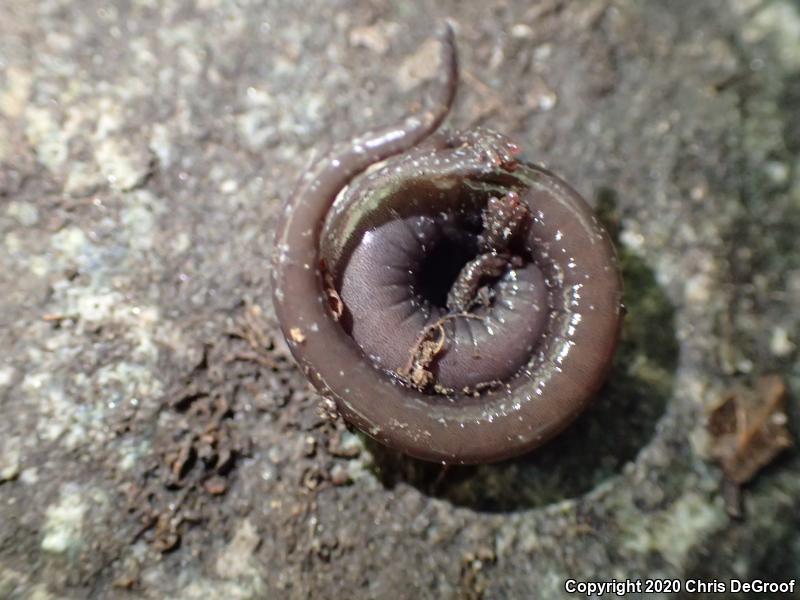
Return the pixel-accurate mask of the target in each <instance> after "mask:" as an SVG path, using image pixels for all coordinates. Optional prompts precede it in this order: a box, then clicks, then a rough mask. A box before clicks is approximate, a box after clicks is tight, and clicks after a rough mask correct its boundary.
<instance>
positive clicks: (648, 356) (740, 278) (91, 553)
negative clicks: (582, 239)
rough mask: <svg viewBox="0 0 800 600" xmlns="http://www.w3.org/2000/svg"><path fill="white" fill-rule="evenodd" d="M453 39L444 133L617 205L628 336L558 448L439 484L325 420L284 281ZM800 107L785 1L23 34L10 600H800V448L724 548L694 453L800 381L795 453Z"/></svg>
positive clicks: (10, 361) (83, 15) (6, 317)
mask: <svg viewBox="0 0 800 600" xmlns="http://www.w3.org/2000/svg"><path fill="white" fill-rule="evenodd" d="M446 16H451V18H452V19H453V21H454V23H455V26H456V29H457V34H458V41H459V46H460V51H461V64H462V69H463V71H462V73H463V77H462V86H461V88H460V92H459V98H458V101H457V105H456V107H455V110H454V115H453V117H452V119H451V121H452V123H453V124H454V125H456V126H460V127H465V126H469V125H474V124H478V123H480V124H485V125H488V126H490V127H492V128H494V129H497V130H499V131H503V132H506V133H509V134H512V135H513V136H514V137H515V138H516V139H518V140H519V141H520V142H521V144H522V145H523V147H524V148H525V149H526V151H527V153H528V156H530V157H531V158H532V159H534V160H536V161H540V162H544V163H546V164H547V165H548V166H550V167H551V168H553V169H554V170H555V171H557V172H558V173H560V174H562V175H563V176H564V177H565V178H566V179H567V180H568V181H571V182H573V183H574V185H575V186H576V187H577V188H578V189H579V190H580V191H581V192H582V193H583V194H584V195H585V196H586V197H587V198H589V199H591V201H592V202H594V203H595V204H596V205H597V207H598V210H599V211H600V213H601V215H602V216H603V218H604V219H606V220H607V221H608V222H609V223H611V224H612V225H613V226H614V229H615V231H616V236H617V238H618V245H619V247H620V254H621V258H622V262H623V265H624V267H625V283H626V304H627V307H628V310H629V313H628V317H627V321H626V325H625V330H624V332H623V344H622V348H621V350H620V353H619V356H618V360H617V365H616V367H615V369H614V371H613V373H612V375H611V377H610V380H609V384H608V385H607V386H606V389H605V390H604V391H603V393H602V394H601V398H600V399H599V400H598V403H597V404H596V406H595V407H594V408H593V409H592V410H591V411H589V413H588V414H586V415H585V416H584V417H582V418H581V419H580V420H579V422H578V423H576V424H575V426H574V427H572V428H571V429H570V430H569V431H568V432H567V433H566V434H564V435H563V436H562V437H560V438H559V439H558V440H556V441H555V442H553V443H552V444H551V445H549V446H548V447H546V448H544V449H543V450H542V451H541V452H537V453H535V454H534V455H532V456H529V457H524V458H522V459H518V460H515V461H511V462H508V463H503V464H501V465H494V466H482V467H471V468H459V469H450V470H447V471H442V470H441V469H439V468H438V467H436V466H432V465H426V464H422V463H418V462H415V461H412V460H408V459H404V458H402V457H399V456H395V455H391V454H390V453H388V452H387V451H385V450H384V449H382V448H379V447H377V446H375V445H374V444H372V443H370V442H368V441H365V440H364V439H363V438H361V437H360V436H358V435H355V434H353V433H350V432H348V431H347V430H346V428H345V427H344V425H343V424H342V423H341V422H338V421H331V420H330V419H327V418H326V416H325V415H324V414H322V413H321V412H320V409H319V407H320V402H319V399H318V398H317V397H316V396H315V395H314V394H313V393H311V392H310V391H309V390H308V388H307V386H306V383H305V381H304V379H303V377H302V376H301V374H300V373H299V372H298V371H297V369H296V368H295V367H294V366H293V363H292V361H291V359H290V358H289V356H288V353H287V350H286V347H285V345H284V343H283V342H282V340H281V339H280V337H279V334H278V330H277V327H276V324H275V322H274V316H273V313H272V308H271V303H270V289H269V277H268V275H269V263H268V259H269V254H270V247H271V238H272V230H273V227H274V220H275V216H276V213H277V210H278V207H279V205H280V202H281V201H282V200H284V199H285V198H287V196H288V195H289V194H290V193H291V189H292V186H293V184H294V182H295V180H296V179H297V177H298V174H299V173H300V172H301V171H302V169H303V168H304V166H305V165H306V164H307V163H308V161H309V160H310V158H311V157H312V156H314V155H315V153H318V152H319V151H320V150H321V149H324V148H325V147H327V146H328V145H329V144H331V143H332V142H334V141H337V140H343V139H347V138H348V137H350V136H352V135H353V134H355V133H357V132H359V131H362V130H364V129H366V128H368V127H371V126H374V125H379V124H385V123H387V122H390V121H392V120H393V119H396V118H398V117H399V116H400V115H402V114H403V113H404V112H405V111H406V110H407V109H408V108H409V107H411V106H412V105H413V103H414V102H415V101H416V99H417V98H418V97H419V93H420V85H424V80H425V78H426V77H427V76H428V74H427V71H426V61H425V58H424V57H425V55H426V54H425V53H426V52H427V50H426V46H425V41H426V39H427V38H428V37H429V34H430V32H431V29H432V24H433V23H435V22H436V21H439V20H440V19H442V18H444V17H446ZM799 109H800V6H799V5H798V3H797V2H795V1H791V0H774V1H771V2H757V1H755V0H735V1H732V2H725V1H722V0H710V1H707V2H694V1H690V0H678V1H676V2H669V3H666V2H657V1H656V0H649V1H645V2H634V1H633V0H589V1H587V2H565V1H562V0H543V1H542V2H536V3H530V2H524V1H521V0H520V1H509V2H498V3H485V5H484V4H482V3H457V2H455V0H453V1H448V2H431V1H424V2H419V3H410V2H397V3H374V2H366V1H361V0H356V1H354V2H349V3H343V2H323V1H322V0H311V1H310V2H303V3H298V2H290V1H288V0H278V1H276V2H268V3H257V2H250V1H244V2H233V1H229V0H197V1H196V2H188V1H184V0H165V1H163V2H158V1H154V0H130V1H125V2H123V1H114V2H105V1H104V2H99V1H96V0H86V1H82V2H78V1H69V0H42V1H40V2H29V1H27V0H6V1H4V2H2V3H0V231H2V245H3V247H2V251H0V410H1V411H2V414H3V419H0V597H2V598H110V597H132V598H136V597H140V598H163V597H173V598H209V597H212V598H264V597H268V598H284V597H285V598H415V599H416V598H437V599H439V598H486V599H494V598H529V597H539V598H561V597H574V596H569V595H567V594H566V592H565V590H564V581H565V580H566V579H568V578H575V579H579V580H607V579H611V578H614V577H615V578H617V579H620V578H621V579H625V578H634V579H635V578H655V577H669V578H689V577H693V578H702V579H713V578H717V579H722V580H725V579H727V578H730V577H738V578H751V577H762V578H765V579H775V580H781V579H788V578H792V577H794V578H800V570H798V568H799V567H798V565H800V543H798V540H799V539H800V536H798V535H797V534H798V529H800V513H798V511H797V510H796V505H797V500H798V495H800V475H799V474H798V466H799V465H800V458H799V457H798V453H797V451H796V450H789V451H787V452H784V453H783V454H781V455H780V456H779V457H778V459H777V460H776V461H775V462H773V463H772V464H770V465H769V466H768V467H767V468H766V469H764V470H763V471H761V472H760V473H759V474H758V475H757V477H756V478H755V479H754V480H753V481H752V482H751V483H750V484H749V485H748V486H747V487H745V489H744V490H743V507H742V509H743V515H742V517H741V518H740V519H733V518H731V517H730V516H729V513H728V510H726V503H725V501H724V499H723V498H724V490H725V484H724V482H723V478H722V474H721V472H720V470H719V469H718V467H717V466H716V465H714V464H713V463H712V462H711V461H710V456H709V452H708V448H709V440H708V434H707V432H706V428H705V424H704V421H705V418H706V416H707V414H708V411H709V410H710V408H711V407H712V406H714V404H715V402H717V400H718V399H719V397H720V395H721V394H723V393H724V392H725V391H726V390H728V389H730V388H731V387H732V386H734V385H749V386H752V385H754V384H755V382H756V381H757V380H758V379H759V377H761V376H762V375H764V374H767V373H776V374H778V375H781V376H782V377H783V378H784V381H785V382H786V384H787V387H788V390H789V404H788V417H789V428H790V430H793V431H794V432H797V431H798V419H799V418H800V414H799V413H800V410H798V404H797V400H796V398H797V397H798V393H800V362H799V361H798V352H797V344H798V337H797V336H798V333H797V332H798V331H800V308H799V307H800V303H798V300H799V299H800V245H798V241H797V240H798V230H799V229H800V152H799V151H800V125H799V122H798V120H797V118H796V115H797V112H798V110H799ZM728 509H730V507H728ZM123 594H125V595H123ZM664 596H665V597H666V596H667V595H666V594H665V595H664ZM648 597H650V598H655V597H659V596H658V595H655V594H654V595H649V596H648ZM693 597H702V596H699V595H698V596H693Z"/></svg>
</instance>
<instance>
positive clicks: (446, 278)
mask: <svg viewBox="0 0 800 600" xmlns="http://www.w3.org/2000/svg"><path fill="white" fill-rule="evenodd" d="M440 43H441V58H440V72H439V75H438V77H437V78H436V80H435V82H434V83H433V84H432V93H431V95H430V98H429V100H428V101H427V102H426V103H425V104H424V107H423V109H422V110H421V111H420V112H419V113H417V114H415V115H412V116H410V117H408V118H406V119H405V120H404V121H403V122H402V123H400V124H399V125H397V126H394V127H389V128H386V129H384V130H381V131H377V132H374V133H370V134H366V135H362V136H360V137H358V138H356V139H355V140H353V141H352V142H350V143H348V144H346V145H344V146H341V147H338V148H335V149H334V150H333V152H331V153H330V154H329V155H327V156H326V157H325V158H323V159H322V160H321V161H319V162H318V163H317V164H316V165H314V167H313V168H311V169H310V170H309V171H308V172H307V173H305V174H304V175H303V176H302V178H301V180H300V183H299V185H298V188H297V190H296V191H295V192H294V193H293V194H292V196H291V198H290V199H289V202H288V203H287V205H286V206H285V208H284V212H283V214H282V222H281V223H280V224H279V228H278V230H277V238H276V246H275V250H274V254H273V265H272V275H273V300H274V304H275V310H276V313H277V316H278V319H279V321H280V325H281V328H282V330H283V333H284V335H285V337H286V339H287V342H288V344H289V347H290V349H291V351H292V353H293V355H294V357H295V358H296V360H297V361H298V363H299V364H300V366H301V368H302V369H303V372H304V373H305V374H306V376H307V377H308V378H309V380H310V381H311V382H312V383H313V384H314V386H315V387H316V388H317V390H318V391H319V392H320V394H322V395H323V396H325V397H327V398H330V399H333V400H334V401H335V402H336V405H337V407H338V410H339V412H340V413H341V415H342V416H343V417H344V419H345V420H346V421H348V422H349V423H351V424H353V425H355V426H356V427H358V428H359V429H360V430H362V431H363V432H365V433H366V434H367V435H369V436H371V437H373V438H374V439H376V440H378V441H379V442H382V443H384V444H386V445H388V446H390V447H392V448H394V449H396V450H398V451H400V452H403V453H405V454H409V455H411V456H414V457H417V458H421V459H426V460H431V461H438V462H442V463H446V464H472V463H483V462H492V461H497V460H501V459H504V458H508V457H511V456H515V455H519V454H522V453H524V452H527V451H529V450H531V449H533V448H535V447H537V446H539V445H541V444H543V443H544V442H546V441H547V440H548V439H550V438H552V437H553V436H554V435H556V434H557V433H558V432H560V431H561V430H562V429H564V427H566V426H567V425H568V424H569V423H570V422H571V421H572V420H573V419H574V418H575V417H576V416H577V415H578V414H579V413H580V412H581V411H583V410H584V409H585V408H586V406H587V405H588V403H589V402H590V400H591V398H592V397H593V396H594V394H595V392H596V391H597V389H598V388H599V387H600V385H601V384H602V382H603V380H604V378H605V376H606V373H607V371H608V367H609V365H610V363H611V359H612V356H613V352H614V348H615V346H616V342H617V337H618V333H619V327H620V320H621V290H622V286H621V279H620V274H619V269H618V266H617V261H616V255H615V252H614V248H613V245H612V244H611V241H610V239H609V237H608V235H607V233H606V232H605V230H604V229H603V228H602V226H601V225H600V224H599V223H598V221H597V219H596V218H595V216H594V214H593V213H592V210H591V208H590V207H589V206H588V205H587V204H586V202H585V201H584V200H583V199H582V198H581V197H580V196H579V195H578V193H577V192H575V191H574V190H573V189H572V188H571V187H570V186H569V185H567V184H566V183H565V182H564V181H563V180H561V179H560V178H559V177H557V176H556V175H554V174H552V173H550V172H549V171H547V170H545V169H543V168H541V167H538V166H534V165H531V164H528V163H525V162H522V161H521V160H519V159H518V158H517V154H518V152H519V148H518V147H517V146H516V145H515V144H513V143H512V142H510V141H509V140H508V139H507V138H505V137H504V136H502V135H500V134H497V133H494V132H491V131H487V130H473V131H468V132H461V133H459V132H456V133H453V132H444V131H438V132H437V131H436V130H437V128H438V127H439V125H440V124H441V122H442V121H443V119H444V118H445V116H446V115H447V114H448V112H449V110H450V106H451V103H452V100H453V96H454V94H455V89H456V82H457V67H456V50H455V45H454V41H453V33H452V31H451V30H450V28H449V27H447V28H446V29H445V30H444V32H443V33H442V34H441V36H440ZM492 198H494V199H497V200H503V199H504V202H502V203H500V204H498V205H497V206H493V205H494V204H495V201H494V200H491V199H492ZM509 198H510V199H511V202H509V201H508V200H509ZM515 206H516V208H515ZM498 209H502V210H500V212H502V213H503V214H502V215H500V217H501V218H498V217H491V214H492V211H497V210H498ZM487 215H489V216H487ZM526 215H527V216H526ZM523 223H524V227H523ZM499 254H503V255H505V256H506V257H510V258H511V259H513V260H509V258H502V259H501V260H504V261H505V263H504V265H503V266H502V269H500V268H499V266H498V263H497V261H493V259H490V258H481V256H492V255H499ZM475 260H478V261H479V262H481V261H485V264H484V266H483V267H475V270H476V271H475V272H476V273H477V275H474V276H473V275H470V273H467V274H465V275H464V278H463V279H461V280H460V279H459V277H460V276H459V273H461V272H462V271H463V269H464V268H467V267H468V265H469V264H471V261H475ZM492 263H494V264H492ZM459 281H461V282H462V283H458V282H459ZM474 281H478V282H479V283H480V284H481V285H482V286H483V288H481V289H488V290H489V291H490V292H491V293H490V294H489V298H490V301H489V302H475V300H476V298H477V294H478V291H477V290H476V288H475V287H474V285H475V284H474ZM462 284H464V285H466V287H467V288H469V289H468V290H467V291H465V292H464V293H463V296H462V299H461V300H458V306H457V307H456V306H451V307H448V306H447V297H448V295H449V294H450V293H451V292H452V291H453V286H454V285H462ZM332 287H333V288H334V289H331V288H332ZM332 298H333V299H334V300H335V302H334V303H332V302H331V299H332ZM464 303H466V304H467V305H466V307H465V306H463V304H464ZM332 304H335V305H336V308H335V310H332V308H331V306H332ZM454 308H459V309H464V310H469V311H470V312H469V313H465V314H463V315H459V314H455V312H454V310H453V309H454ZM437 322H438V323H441V324H442V326H443V327H445V330H446V343H445V344H444V345H443V347H442V348H441V349H439V347H438V346H439V345H438V344H435V345H434V346H435V347H434V348H433V351H432V354H431V356H427V357H426V358H425V360H424V362H423V364H422V367H423V368H424V369H429V370H430V374H431V376H432V378H433V380H434V381H435V382H436V385H435V386H430V387H429V388H426V389H420V388H419V387H415V386H413V385H409V384H408V382H407V381H404V380H403V378H402V377H401V376H400V373H401V371H402V370H403V369H404V367H407V365H408V364H409V359H410V355H409V353H410V352H413V350H414V348H415V347H418V346H419V341H420V336H421V334H424V333H425V332H426V331H429V330H430V328H431V327H436V326H438V325H437ZM426 328H427V329H426ZM411 358H413V356H411ZM426 374H427V373H426Z"/></svg>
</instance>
